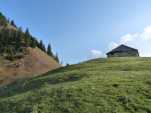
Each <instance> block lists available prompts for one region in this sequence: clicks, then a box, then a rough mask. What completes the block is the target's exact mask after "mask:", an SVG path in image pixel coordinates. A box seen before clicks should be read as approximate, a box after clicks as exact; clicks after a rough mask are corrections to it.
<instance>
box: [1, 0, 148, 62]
mask: <svg viewBox="0 0 151 113" xmlns="http://www.w3.org/2000/svg"><path fill="white" fill-rule="evenodd" d="M0 11H1V12H3V13H4V14H5V15H6V16H7V17H8V18H10V19H13V20H14V21H15V22H16V24H17V25H18V26H22V28H24V29H25V28H27V27H28V28H29V30H30V32H31V33H32V34H33V35H34V36H36V37H37V38H38V39H42V40H43V41H44V42H45V44H48V43H49V42H50V43H51V44H52V47H53V50H54V51H55V52H57V53H58V54H59V57H60V59H61V60H62V61H63V62H64V63H78V62H81V61H83V60H87V59H90V58H95V57H100V56H101V57H104V55H105V53H106V52H107V51H108V50H109V49H112V48H113V47H116V46H117V45H119V44H121V43H126V44H127V45H131V46H134V47H136V48H139V49H140V51H141V54H142V56H151V52H150V50H151V45H150V42H151V27H150V26H151V0H24V1H23V0H1V2H0Z"/></svg>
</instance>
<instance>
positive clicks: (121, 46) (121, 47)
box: [107, 44, 138, 54]
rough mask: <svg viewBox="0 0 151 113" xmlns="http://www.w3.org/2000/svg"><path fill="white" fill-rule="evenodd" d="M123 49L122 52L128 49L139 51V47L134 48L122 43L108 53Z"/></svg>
mask: <svg viewBox="0 0 151 113" xmlns="http://www.w3.org/2000/svg"><path fill="white" fill-rule="evenodd" d="M121 51H122V52H126V51H137V52H138V50H137V49H134V48H132V47H128V46H126V45H123V44H122V45H120V46H118V47H116V48H115V49H113V50H111V51H110V52H108V53H107V54H110V53H115V52H121Z"/></svg>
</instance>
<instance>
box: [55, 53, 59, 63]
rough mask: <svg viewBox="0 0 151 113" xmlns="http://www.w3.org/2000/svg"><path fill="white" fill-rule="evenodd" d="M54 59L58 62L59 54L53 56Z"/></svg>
mask: <svg viewBox="0 0 151 113" xmlns="http://www.w3.org/2000/svg"><path fill="white" fill-rule="evenodd" d="M54 59H55V60H56V61H57V62H58V63H59V62H60V61H59V56H58V54H56V56H55V57H54Z"/></svg>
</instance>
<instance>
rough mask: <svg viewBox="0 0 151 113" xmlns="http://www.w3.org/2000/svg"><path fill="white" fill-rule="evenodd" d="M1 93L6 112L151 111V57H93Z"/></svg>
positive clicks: (25, 81) (126, 112)
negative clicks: (94, 58)
mask: <svg viewBox="0 0 151 113" xmlns="http://www.w3.org/2000/svg"><path fill="white" fill-rule="evenodd" d="M0 92H1V93H0V111H1V112H2V113H151V58H110V59H96V60H91V61H88V62H84V63H81V64H77V65H72V66H67V67H64V68H60V69H57V70H55V71H51V72H48V73H47V74H45V75H42V76H39V77H33V78H32V79H27V80H20V81H17V82H15V83H13V84H11V85H8V86H6V87H3V88H1V89H0Z"/></svg>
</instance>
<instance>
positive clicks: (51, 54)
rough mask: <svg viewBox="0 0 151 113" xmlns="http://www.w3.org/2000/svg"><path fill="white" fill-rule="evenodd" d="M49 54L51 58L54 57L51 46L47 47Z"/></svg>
mask: <svg viewBox="0 0 151 113" xmlns="http://www.w3.org/2000/svg"><path fill="white" fill-rule="evenodd" d="M47 54H48V55H49V56H53V53H52V48H51V45H50V44H48V47H47Z"/></svg>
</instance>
